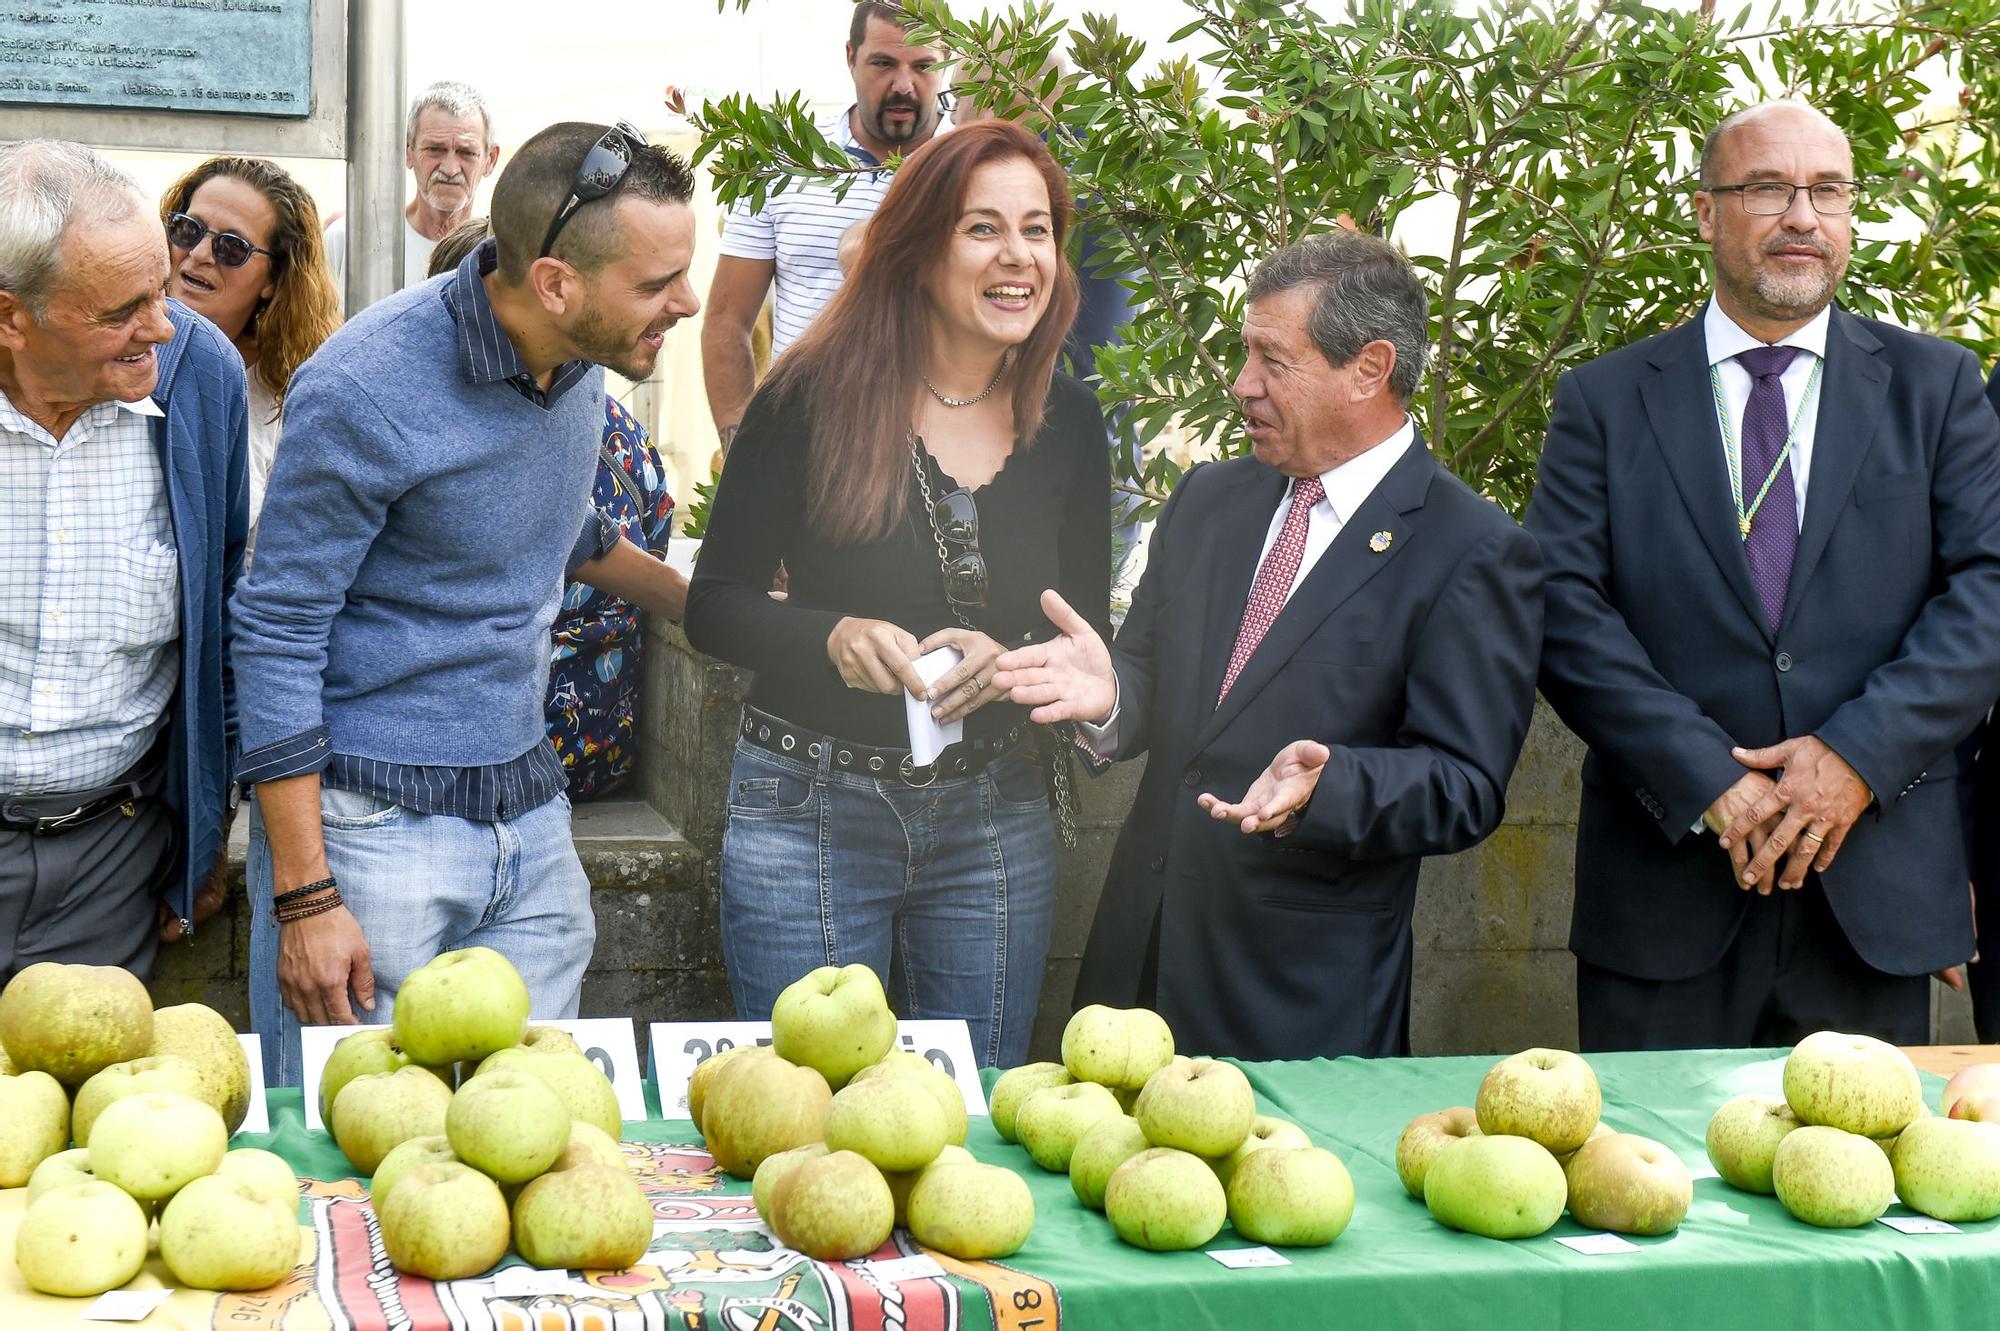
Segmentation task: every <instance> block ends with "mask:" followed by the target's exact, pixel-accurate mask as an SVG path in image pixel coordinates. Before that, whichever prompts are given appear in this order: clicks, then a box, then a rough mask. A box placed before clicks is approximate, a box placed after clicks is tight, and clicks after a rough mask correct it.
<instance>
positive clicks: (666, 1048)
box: [651, 1020, 986, 1118]
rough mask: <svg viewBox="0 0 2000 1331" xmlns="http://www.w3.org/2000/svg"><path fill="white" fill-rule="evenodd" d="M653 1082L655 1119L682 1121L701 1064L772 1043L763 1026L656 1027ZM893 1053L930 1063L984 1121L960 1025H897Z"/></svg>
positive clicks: (982, 1095)
mask: <svg viewBox="0 0 2000 1331" xmlns="http://www.w3.org/2000/svg"><path fill="white" fill-rule="evenodd" d="M651 1043H652V1050H653V1063H652V1067H653V1080H654V1081H656V1082H658V1083H659V1086H660V1116H661V1117H662V1118H686V1117H687V1112H688V1110H687V1087H688V1078H690V1077H692V1076H693V1075H694V1070H695V1068H696V1067H698V1066H699V1065H700V1064H702V1063H703V1062H705V1061H707V1060H708V1059H711V1058H713V1057H715V1055H717V1054H726V1053H728V1052H729V1051H730V1050H731V1049H734V1048H736V1047H737V1046H739V1045H746V1044H769V1043H771V1023H770V1022H768V1021H656V1022H654V1023H653V1026H652V1032H651ZM896 1047H897V1048H898V1049H902V1050H905V1051H907V1052H909V1053H912V1054H921V1055H922V1056H923V1057H925V1058H927V1059H929V1060H930V1061H931V1062H933V1063H935V1064H937V1066H938V1067H939V1068H940V1069H941V1070H942V1071H943V1072H944V1073H945V1074H946V1075H947V1076H949V1077H950V1078H951V1079H952V1080H953V1081H955V1082H957V1083H958V1090H959V1094H961V1095H963V1096H964V1097H965V1112H966V1113H968V1114H978V1115H981V1116H984V1115H985V1113H986V1091H985V1088H983V1087H982V1086H980V1084H979V1062H978V1060H977V1059H976V1058H974V1057H973V1054H972V1033H971V1032H970V1031H969V1030H968V1029H967V1028H966V1024H965V1023H964V1022H963V1021H956V1020H955V1021H899V1022H897V1023H896Z"/></svg>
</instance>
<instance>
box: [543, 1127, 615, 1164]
mask: <svg viewBox="0 0 2000 1331" xmlns="http://www.w3.org/2000/svg"><path fill="white" fill-rule="evenodd" d="M587 1164H596V1165H615V1166H617V1167H618V1168H619V1169H629V1168H631V1166H629V1165H627V1164H626V1163H625V1152H624V1151H622V1150H620V1149H619V1146H618V1142H617V1141H616V1140H615V1139H614V1138H613V1137H612V1136H611V1134H610V1133H608V1132H605V1131H604V1130H602V1129H601V1128H596V1127H592V1126H591V1125H590V1124H588V1123H585V1122H583V1121H582V1120H581V1119H571V1120H570V1125H569V1145H567V1146H565V1147H563V1153H562V1154H561V1155H559V1156H557V1157H556V1162H555V1163H554V1164H552V1165H550V1166H549V1168H550V1169H551V1170H557V1169H570V1168H573V1167H574V1166H576V1165H587Z"/></svg>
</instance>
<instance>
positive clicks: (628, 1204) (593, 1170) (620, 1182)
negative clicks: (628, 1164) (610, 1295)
mask: <svg viewBox="0 0 2000 1331" xmlns="http://www.w3.org/2000/svg"><path fill="white" fill-rule="evenodd" d="M652 1242H653V1207H652V1204H651V1203H649V1202H648V1201H647V1200H646V1194H645V1192H644V1191H643V1190H642V1189H641V1188H640V1187H639V1180H638V1179H636V1178H634V1177H633V1175H632V1171H631V1170H629V1169H626V1168H625V1167H624V1166H623V1165H618V1166H613V1165H598V1164H585V1165H576V1166H574V1167H572V1168H569V1169H562V1170H557V1171H556V1172H554V1173H550V1174H544V1175H542V1176H541V1177H540V1178H538V1179H535V1180H534V1181H533V1182H531V1183H529V1184H528V1186H527V1187H525V1188H523V1189H521V1195H520V1196H519V1197H517V1198H515V1199H514V1247H515V1249H516V1250H517V1251H518V1252H519V1253H520V1254H521V1256H522V1258H523V1259H524V1260H525V1261H526V1262H527V1263H528V1265H530V1266H539V1267H543V1268H545V1269H548V1270H555V1271H623V1270H624V1269H625V1268H626V1267H628V1266H631V1265H632V1264H633V1263H635V1262H637V1261H638V1260H639V1259H640V1258H641V1257H644V1256H645V1255H646V1249H647V1247H648V1246H650V1245H651V1243H652Z"/></svg>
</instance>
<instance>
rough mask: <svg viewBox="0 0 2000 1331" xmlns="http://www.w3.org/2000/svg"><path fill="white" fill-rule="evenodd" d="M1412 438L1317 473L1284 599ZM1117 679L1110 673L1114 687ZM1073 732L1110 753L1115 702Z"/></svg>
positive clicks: (1410, 427) (1410, 430)
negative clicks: (1100, 717)
mask: <svg viewBox="0 0 2000 1331" xmlns="http://www.w3.org/2000/svg"><path fill="white" fill-rule="evenodd" d="M1745 391H1746V392H1747V391H1748V390H1747V389H1746V390H1745ZM1416 438H1417V423H1416V421H1415V419H1413V418H1412V417H1410V416H1407V415H1406V416H1404V417H1403V423H1402V425H1401V426H1400V427H1398V429H1397V430H1396V432H1395V433H1394V434H1392V435H1390V436H1389V437H1388V438H1387V439H1384V440H1383V441H1382V442H1381V443H1379V444H1377V445H1375V446H1374V447H1373V448H1371V449H1369V450H1368V451H1367V452H1365V453H1361V454H1359V455H1357V456H1355V457H1351V458H1349V459H1348V460H1347V461H1345V462H1342V463H1340V464H1339V465H1337V466H1335V467H1332V468H1330V469H1328V470H1326V471H1323V472H1321V473H1320V476H1319V483H1320V485H1321V486H1322V487H1324V489H1325V491H1326V493H1325V494H1324V495H1322V496H1321V498H1320V501H1319V502H1318V503H1316V504H1314V505H1313V506H1312V508H1310V509H1309V510H1307V513H1306V548H1305V553H1304V555H1302V556H1301V557H1300V559H1299V571H1298V572H1297V573H1295V574H1293V575H1292V585H1291V586H1290V587H1288V588H1286V589H1285V599H1286V601H1287V602H1289V601H1290V600H1291V597H1292V593H1293V592H1296V591H1297V590H1298V589H1299V584H1300V583H1302V582H1304V581H1305V580H1306V574H1308V573H1310V572H1312V568H1313V565H1314V564H1317V563H1318V562H1319V557H1320V556H1321V555H1323V554H1325V553H1326V548H1327V547H1328V546H1329V545H1332V544H1333V538H1334V537H1336V536H1338V535H1340V529H1341V528H1342V527H1344V526H1346V525H1347V521H1348V519H1350V518H1352V517H1353V516H1354V513H1355V510H1356V509H1358V508H1360V507H1361V505H1362V502H1363V501H1364V500H1366V499H1367V498H1368V496H1369V495H1371V494H1374V493H1375V487H1376V486H1378V485H1380V484H1381V483H1382V478H1383V477H1384V476H1387V475H1388V474H1389V470H1390V468H1392V467H1394V466H1395V465H1396V463H1397V462H1398V461H1400V460H1401V459H1402V456H1403V454H1404V453H1406V452H1408V451H1409V448H1410V445H1411V444H1413V443H1415V442H1416ZM1297 484H1298V481H1297V480H1290V481H1287V482H1286V483H1285V492H1284V493H1283V494H1282V495H1280V496H1278V505H1277V507H1276V508H1275V509H1273V510H1272V513H1271V524H1270V526H1269V527H1268V528H1266V530H1265V532H1264V545H1263V548H1262V549H1261V550H1259V551H1258V553H1257V567H1258V568H1260V569H1261V568H1262V567H1263V566H1264V560H1265V559H1266V558H1267V557H1268V556H1269V555H1270V553H1271V547H1272V546H1273V545H1275V544H1277V541H1278V533H1279V532H1281V531H1283V530H1284V528H1285V518H1286V517H1287V516H1288V515H1289V514H1290V513H1291V511H1292V487H1293V486H1295V485H1297ZM1239 627H1240V624H1231V625H1229V642H1230V646H1231V647H1232V648H1233V647H1234V646H1235V644H1236V633H1237V630H1238V628H1239ZM1115 682H1116V677H1115V676H1114V687H1115ZM1077 731H1078V733H1079V734H1080V735H1081V736H1082V737H1083V740H1084V742H1085V743H1087V744H1088V745H1089V746H1090V748H1091V750H1092V752H1094V753H1096V754H1097V755H1098V756H1099V757H1105V758H1108V757H1110V756H1111V753H1112V750H1114V749H1116V748H1117V747H1118V704H1117V703H1116V702H1113V703H1112V706H1111V715H1110V716H1108V717H1106V718H1105V719H1104V723H1103V724H1102V725H1092V724H1091V723H1089V722H1088V721H1080V722H1078V723H1077Z"/></svg>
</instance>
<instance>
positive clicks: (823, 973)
mask: <svg viewBox="0 0 2000 1331" xmlns="http://www.w3.org/2000/svg"><path fill="white" fill-rule="evenodd" d="M895 1042H896V1014H895V1013H893V1012H891V1011H889V1000H888V999H887V998H886V997H884V996H883V994H882V981H881V980H880V979H878V978H876V975H875V972H874V971H872V970H870V969H868V967H866V966H863V965H859V964H856V965H853V966H821V967H820V968H819V969H817V970H813V971H808V972H807V973H806V974H805V975H803V976H801V977H800V978H799V979H796V980H794V981H792V983H791V984H789V985H787V986H786V987H785V989H784V991H783V992H782V993H780V994H779V995H778V1001H777V1002H776V1003H773V1004H772V1005H771V1048H772V1049H774V1050H775V1051H776V1052H777V1055H778V1057H779V1058H782V1059H784V1060H785V1061H786V1062H788V1063H797V1064H799V1065H801V1066H803V1067H809V1068H817V1069H818V1070H819V1073H820V1075H821V1076H823V1077H825V1078H826V1084H827V1085H828V1086H829V1087H831V1088H832V1089H834V1090H836V1091H837V1090H839V1089H840V1088H841V1087H843V1086H845V1085H847V1083H848V1080H849V1079H850V1078H852V1077H853V1076H854V1074H855V1073H857V1072H859V1071H861V1069H863V1068H865V1067H867V1066H868V1065H869V1064H870V1063H874V1062H878V1061H880V1059H881V1057H882V1055H884V1054H886V1053H888V1052H889V1047H890V1046H891V1045H893V1044H895Z"/></svg>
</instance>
